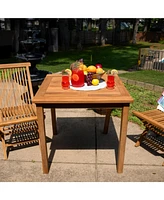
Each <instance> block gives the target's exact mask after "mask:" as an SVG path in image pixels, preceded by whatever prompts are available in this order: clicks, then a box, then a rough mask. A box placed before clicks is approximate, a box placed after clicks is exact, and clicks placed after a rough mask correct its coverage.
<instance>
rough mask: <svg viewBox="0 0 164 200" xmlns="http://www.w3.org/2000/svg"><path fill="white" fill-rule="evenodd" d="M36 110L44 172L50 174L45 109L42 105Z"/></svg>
mask: <svg viewBox="0 0 164 200" xmlns="http://www.w3.org/2000/svg"><path fill="white" fill-rule="evenodd" d="M36 111H37V116H38V126H39V139H40V142H39V144H40V150H41V156H42V168H43V173H44V174H48V155H47V145H46V134H45V123H44V110H43V108H42V107H40V106H39V107H38V106H37V107H36Z"/></svg>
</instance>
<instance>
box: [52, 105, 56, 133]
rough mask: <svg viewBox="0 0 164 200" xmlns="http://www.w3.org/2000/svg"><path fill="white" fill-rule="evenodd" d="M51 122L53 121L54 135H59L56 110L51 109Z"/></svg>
mask: <svg viewBox="0 0 164 200" xmlns="http://www.w3.org/2000/svg"><path fill="white" fill-rule="evenodd" d="M51 121H52V131H53V135H56V134H57V122H56V111H55V108H51Z"/></svg>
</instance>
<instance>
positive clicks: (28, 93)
mask: <svg viewBox="0 0 164 200" xmlns="http://www.w3.org/2000/svg"><path fill="white" fill-rule="evenodd" d="M29 66H30V63H14V64H1V65H0V112H1V113H0V115H1V120H0V124H1V125H6V124H10V123H13V122H14V123H17V122H20V121H21V120H22V122H23V121H24V120H27V119H26V118H29V120H31V119H32V118H33V117H34V116H36V112H35V105H34V104H32V98H33V91H32V85H31V78H30V72H29ZM30 118H31V119H30ZM18 119H19V121H18Z"/></svg>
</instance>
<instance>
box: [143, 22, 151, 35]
mask: <svg viewBox="0 0 164 200" xmlns="http://www.w3.org/2000/svg"><path fill="white" fill-rule="evenodd" d="M150 24H151V19H145V24H144V30H143V32H147V31H149V29H150Z"/></svg>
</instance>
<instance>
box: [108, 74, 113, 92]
mask: <svg viewBox="0 0 164 200" xmlns="http://www.w3.org/2000/svg"><path fill="white" fill-rule="evenodd" d="M114 86H115V82H114V75H111V74H108V75H107V88H108V89H113V88H114Z"/></svg>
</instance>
